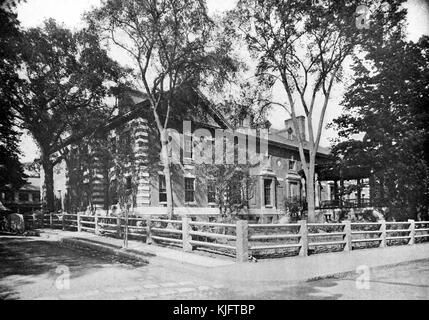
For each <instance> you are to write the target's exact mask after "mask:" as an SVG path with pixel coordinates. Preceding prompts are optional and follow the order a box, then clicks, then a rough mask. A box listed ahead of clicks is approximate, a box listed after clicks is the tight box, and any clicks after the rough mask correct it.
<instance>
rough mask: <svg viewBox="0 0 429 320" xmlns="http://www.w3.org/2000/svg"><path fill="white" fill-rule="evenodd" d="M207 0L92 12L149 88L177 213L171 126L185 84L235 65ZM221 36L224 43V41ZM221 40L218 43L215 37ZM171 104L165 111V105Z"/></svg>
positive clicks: (132, 2) (151, 0)
mask: <svg viewBox="0 0 429 320" xmlns="http://www.w3.org/2000/svg"><path fill="white" fill-rule="evenodd" d="M206 11H207V10H206V5H205V1H203V0H200V1H177V0H162V1H155V0H142V1H136V0H125V1H122V0H109V1H106V2H105V3H104V5H103V6H102V7H101V8H100V9H96V10H94V11H93V12H91V13H90V14H89V15H88V19H89V21H90V22H91V23H93V24H94V25H96V26H97V29H98V30H101V31H102V32H104V33H105V35H107V36H108V38H109V40H110V41H111V42H112V43H113V44H114V45H116V46H118V47H119V48H121V49H123V50H124V51H125V52H126V53H128V55H129V56H130V57H131V59H132V61H133V63H134V64H135V66H136V72H135V80H136V87H137V89H139V90H141V91H142V92H144V93H145V95H146V97H147V99H148V100H149V102H150V109H151V111H152V113H153V117H154V119H155V124H156V127H157V130H158V132H159V136H160V144H161V153H160V157H161V162H162V164H163V171H164V175H165V180H166V192H167V210H168V214H169V216H170V217H172V215H173V201H172V189H171V176H170V171H171V170H170V161H169V158H168V151H167V144H168V135H167V126H168V121H169V117H170V113H171V112H174V110H172V108H174V95H175V93H176V91H178V89H179V88H180V87H184V86H189V87H194V88H198V87H200V86H202V85H205V84H207V82H211V83H212V84H213V85H214V86H215V87H216V86H219V85H220V84H221V83H222V80H223V79H225V77H226V76H227V74H228V72H229V71H234V70H235V65H234V63H233V60H232V59H231V58H230V57H229V56H228V50H229V47H230V43H228V42H227V41H222V38H216V37H214V36H213V35H214V32H215V25H214V23H213V22H212V21H211V20H210V19H209V17H208V16H207V12H206ZM219 41H220V42H221V43H219ZM216 42H218V43H216ZM161 104H164V105H166V108H163V109H164V111H162V112H161V111H160V109H161V108H160V105H161Z"/></svg>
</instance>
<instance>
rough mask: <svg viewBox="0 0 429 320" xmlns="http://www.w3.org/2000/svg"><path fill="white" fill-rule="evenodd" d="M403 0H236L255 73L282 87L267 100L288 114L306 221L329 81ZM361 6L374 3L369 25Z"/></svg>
mask: <svg viewBox="0 0 429 320" xmlns="http://www.w3.org/2000/svg"><path fill="white" fill-rule="evenodd" d="M401 2H403V1H392V2H391V3H390V5H387V6H386V5H383V6H382V5H381V1H376V2H375V3H371V2H370V1H346V0H343V1H317V2H316V1H278V0H269V1H258V0H240V1H238V4H237V7H236V9H234V10H233V11H232V12H231V13H230V16H231V21H232V23H231V26H232V28H233V29H234V30H237V31H238V34H239V35H241V36H242V37H244V39H245V40H246V42H247V44H248V47H249V50H250V51H251V53H252V54H253V56H254V58H256V59H257V62H258V65H257V71H256V75H257V76H259V77H260V78H262V79H265V80H266V81H267V82H270V83H271V86H274V85H275V84H276V83H280V84H281V85H282V87H283V89H284V93H285V95H286V99H285V100H286V101H287V103H284V102H277V101H271V103H267V105H273V104H276V105H280V106H282V107H283V108H284V109H285V110H286V111H287V112H288V113H289V115H290V116H291V118H292V121H293V125H294V131H295V133H296V137H297V139H298V142H299V154H300V159H301V163H302V169H303V171H304V174H305V177H306V197H307V203H308V219H309V221H314V220H315V211H314V209H315V189H314V186H315V180H314V179H315V162H316V154H317V150H318V147H319V144H320V138H321V133H322V129H323V123H324V118H325V114H326V110H327V107H328V103H329V99H330V97H331V92H332V89H333V86H334V84H335V83H336V82H339V81H341V79H342V76H343V74H344V65H345V60H346V58H347V57H349V56H350V55H351V54H352V53H353V52H354V50H356V49H357V46H358V45H359V44H362V43H363V42H365V41H367V40H366V38H370V37H373V36H374V35H377V34H379V33H380V30H383V28H389V27H391V26H392V24H393V25H394V23H395V22H397V20H394V19H393V18H392V17H391V16H393V15H396V14H399V13H398V12H399V11H400V9H399V5H400V3H401ZM358 5H359V6H360V7H358ZM365 5H366V6H365ZM361 8H363V9H365V10H367V9H368V8H371V9H372V16H371V19H372V20H373V22H374V23H371V25H370V29H366V25H367V23H366V22H365V21H363V23H362V21H361V20H359V19H360V17H361V16H360V12H359V10H360V9H361ZM357 9H359V10H357ZM357 15H359V16H358V17H357ZM356 18H358V20H357V19H356ZM361 26H362V28H361ZM295 98H297V99H298V103H296V102H295ZM300 110H301V111H302V112H303V113H304V115H305V117H306V125H307V128H308V138H309V139H308V140H309V141H304V140H303V139H302V133H301V132H300V128H299V125H298V121H297V113H298V112H300ZM314 122H316V123H314ZM305 148H307V149H308V155H307V154H306V152H305Z"/></svg>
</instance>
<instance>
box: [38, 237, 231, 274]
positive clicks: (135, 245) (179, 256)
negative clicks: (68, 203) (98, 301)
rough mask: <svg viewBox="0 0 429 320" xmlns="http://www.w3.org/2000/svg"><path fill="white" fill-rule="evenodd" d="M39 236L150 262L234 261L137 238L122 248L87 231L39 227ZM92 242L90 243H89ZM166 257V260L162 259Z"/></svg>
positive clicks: (120, 243) (207, 265)
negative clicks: (144, 258) (120, 253)
mask: <svg viewBox="0 0 429 320" xmlns="http://www.w3.org/2000/svg"><path fill="white" fill-rule="evenodd" d="M40 231H41V234H40V236H41V237H42V238H45V239H51V240H56V241H61V242H68V243H70V242H71V241H74V242H76V243H78V242H79V243H81V244H82V245H86V246H88V247H92V249H94V250H97V249H101V248H100V247H101V246H102V245H105V246H106V248H105V249H108V248H109V247H110V248H112V253H114V252H113V251H115V252H116V253H117V252H123V253H130V254H134V255H135V254H137V255H142V256H144V257H147V258H148V259H150V262H151V263H166V262H170V263H175V264H182V265H187V266H188V267H192V266H198V267H205V268H214V267H221V266H227V265H234V264H235V261H234V260H233V259H227V258H223V257H220V258H219V259H218V258H211V257H207V256H202V255H198V254H193V253H186V252H183V251H181V250H179V249H170V248H165V247H161V246H156V245H148V244H146V243H144V242H142V241H138V240H128V248H127V249H123V244H124V241H123V240H122V239H116V238H110V237H103V236H97V235H95V234H93V233H88V232H73V231H62V230H55V229H54V230H52V229H40ZM90 244H92V245H90ZM164 259H167V260H168V261H164Z"/></svg>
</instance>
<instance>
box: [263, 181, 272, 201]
mask: <svg viewBox="0 0 429 320" xmlns="http://www.w3.org/2000/svg"><path fill="white" fill-rule="evenodd" d="M271 182H272V180H271V179H265V180H264V204H265V205H266V206H270V205H271Z"/></svg>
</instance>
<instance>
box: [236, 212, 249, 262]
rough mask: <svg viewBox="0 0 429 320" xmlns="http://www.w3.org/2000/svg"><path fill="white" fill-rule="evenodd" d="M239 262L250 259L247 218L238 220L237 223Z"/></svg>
mask: <svg viewBox="0 0 429 320" xmlns="http://www.w3.org/2000/svg"><path fill="white" fill-rule="evenodd" d="M236 236H237V240H236V247H237V248H236V250H237V262H247V261H248V260H249V225H248V223H247V220H238V221H237V224H236Z"/></svg>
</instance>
